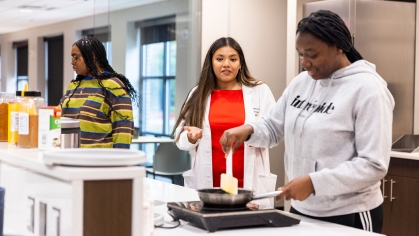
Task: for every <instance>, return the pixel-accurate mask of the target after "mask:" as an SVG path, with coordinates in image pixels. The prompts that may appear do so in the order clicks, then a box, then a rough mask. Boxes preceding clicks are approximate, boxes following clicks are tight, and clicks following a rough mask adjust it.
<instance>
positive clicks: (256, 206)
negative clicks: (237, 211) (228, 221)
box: [246, 202, 259, 211]
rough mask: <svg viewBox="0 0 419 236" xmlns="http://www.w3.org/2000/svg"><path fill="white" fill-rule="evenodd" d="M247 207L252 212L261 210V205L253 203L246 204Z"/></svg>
mask: <svg viewBox="0 0 419 236" xmlns="http://www.w3.org/2000/svg"><path fill="white" fill-rule="evenodd" d="M246 207H247V208H249V209H250V210H254V211H255V210H259V205H258V204H256V203H253V202H248V203H247V204H246Z"/></svg>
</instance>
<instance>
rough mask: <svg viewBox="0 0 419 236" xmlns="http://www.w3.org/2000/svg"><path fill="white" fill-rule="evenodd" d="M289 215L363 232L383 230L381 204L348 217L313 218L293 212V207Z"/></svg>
mask: <svg viewBox="0 0 419 236" xmlns="http://www.w3.org/2000/svg"><path fill="white" fill-rule="evenodd" d="M290 212H291V213H294V214H298V215H302V216H306V217H310V218H313V219H316V220H322V221H327V222H330V223H336V224H340V225H345V226H349V227H353V228H357V229H362V230H365V231H371V232H375V233H381V230H382V228H383V216H384V214H383V204H381V205H380V206H378V207H377V208H374V209H372V210H369V211H365V212H359V213H352V214H348V215H339V216H329V217H314V216H309V215H304V214H303V213H301V212H299V211H297V210H295V209H294V208H293V207H291V209H290Z"/></svg>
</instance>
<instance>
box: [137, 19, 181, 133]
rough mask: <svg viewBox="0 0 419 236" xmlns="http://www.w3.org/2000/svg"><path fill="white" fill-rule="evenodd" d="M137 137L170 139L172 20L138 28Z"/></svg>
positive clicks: (173, 74)
mask: <svg viewBox="0 0 419 236" xmlns="http://www.w3.org/2000/svg"><path fill="white" fill-rule="evenodd" d="M140 68H141V73H140V88H141V99H142V100H141V107H140V117H141V121H140V126H141V131H140V132H141V135H155V136H170V134H171V132H172V129H173V126H174V124H175V122H176V117H175V89H176V88H175V78H176V35H175V23H174V17H170V18H164V19H158V20H153V21H146V22H143V23H142V27H141V66H140Z"/></svg>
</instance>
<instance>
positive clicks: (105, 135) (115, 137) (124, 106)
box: [60, 77, 134, 148]
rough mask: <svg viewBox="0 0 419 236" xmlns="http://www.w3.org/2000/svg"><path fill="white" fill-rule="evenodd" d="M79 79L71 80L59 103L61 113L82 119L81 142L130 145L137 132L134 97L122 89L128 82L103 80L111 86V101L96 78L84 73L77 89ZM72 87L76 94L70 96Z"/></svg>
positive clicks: (88, 145)
mask: <svg viewBox="0 0 419 236" xmlns="http://www.w3.org/2000/svg"><path fill="white" fill-rule="evenodd" d="M77 83H78V82H75V83H70V85H69V86H68V88H67V91H66V93H65V95H64V96H63V98H61V101H60V104H62V116H64V117H69V118H74V119H78V120H80V130H81V139H80V146H81V147H82V148H129V147H130V144H131V141H132V136H133V133H134V122H133V114H132V103H131V97H130V95H129V94H127V92H126V90H124V89H123V87H125V86H124V84H123V83H122V81H120V80H119V79H118V78H109V79H105V80H102V84H103V86H104V87H105V88H106V89H107V90H108V97H109V100H110V102H108V101H105V96H104V92H103V90H102V87H101V86H100V85H99V83H98V80H97V79H95V78H93V77H85V78H84V79H83V80H81V82H80V86H79V87H78V88H77V89H76V87H77ZM74 89H76V91H74ZM73 91H74V95H73V96H72V97H71V99H70V100H69V97H70V95H71V94H72V93H73ZM109 95H110V96H109ZM68 101H69V102H68ZM67 103H68V106H67ZM110 103H111V104H110ZM110 107H112V108H113V110H111V109H110Z"/></svg>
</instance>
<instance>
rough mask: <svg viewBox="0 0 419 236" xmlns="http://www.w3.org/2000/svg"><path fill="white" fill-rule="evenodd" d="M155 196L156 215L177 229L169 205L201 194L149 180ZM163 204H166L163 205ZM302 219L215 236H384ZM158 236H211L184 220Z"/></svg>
mask: <svg viewBox="0 0 419 236" xmlns="http://www.w3.org/2000/svg"><path fill="white" fill-rule="evenodd" d="M147 182H148V185H149V186H150V190H151V196H152V197H153V199H155V200H157V201H156V206H155V207H154V212H156V213H158V214H161V215H164V221H165V224H164V226H173V225H176V223H174V222H172V218H171V217H170V215H169V214H167V207H166V204H165V203H167V202H186V201H199V197H198V193H197V192H196V191H195V190H194V189H190V188H185V187H182V186H178V185H173V184H170V183H166V182H162V181H158V180H154V179H148V178H147ZM161 202H163V203H162V204H160V203H161ZM297 217H298V218H300V219H301V221H300V224H298V225H294V226H290V227H255V228H234V229H221V230H217V231H216V232H214V233H211V234H214V235H229V236H231V235H240V236H255V235H266V236H267V235H310V236H336V235H342V236H369V235H371V236H373V235H380V234H376V233H371V232H366V231H363V230H358V229H354V228H350V227H346V226H341V225H337V224H332V223H328V222H323V221H318V220H313V219H310V218H306V217H301V216H297ZM154 235H155V236H171V235H173V236H175V235H176V236H178V235H182V236H189V235H208V231H206V230H204V229H201V228H198V227H196V226H194V225H192V224H190V223H188V222H185V221H182V220H181V225H180V226H179V227H177V228H174V229H162V228H155V230H154Z"/></svg>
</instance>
